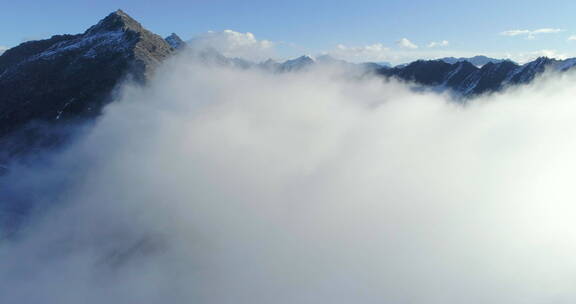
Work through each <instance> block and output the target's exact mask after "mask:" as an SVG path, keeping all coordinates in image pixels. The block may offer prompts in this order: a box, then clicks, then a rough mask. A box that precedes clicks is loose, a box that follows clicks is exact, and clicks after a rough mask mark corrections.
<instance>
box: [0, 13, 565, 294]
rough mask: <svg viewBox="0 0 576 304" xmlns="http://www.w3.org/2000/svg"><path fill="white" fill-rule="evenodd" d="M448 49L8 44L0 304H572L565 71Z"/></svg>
mask: <svg viewBox="0 0 576 304" xmlns="http://www.w3.org/2000/svg"><path fill="white" fill-rule="evenodd" d="M456 61H457V62H454V63H449V62H446V60H433V61H424V60H421V61H416V62H412V63H410V64H408V65H406V66H400V67H384V66H382V65H378V64H370V63H365V64H353V63H349V62H345V61H341V60H338V59H334V58H331V57H329V56H319V57H316V58H314V57H312V56H306V55H305V56H302V57H298V58H295V59H291V60H288V61H284V62H276V61H273V60H268V61H263V62H251V61H247V60H243V59H239V58H228V57H226V56H224V55H222V54H220V53H219V52H217V51H215V50H213V49H210V48H194V47H192V46H190V45H189V44H188V43H187V42H185V41H183V40H182V39H181V38H180V37H178V35H176V34H172V35H170V36H169V37H166V38H165V39H164V38H162V37H160V36H158V35H155V34H153V33H152V32H150V31H148V30H146V29H145V28H144V27H143V26H142V25H140V24H139V23H138V22H137V21H135V20H134V19H133V18H131V17H130V16H128V15H127V14H126V13H125V12H123V11H117V12H114V13H112V14H110V15H109V16H107V17H106V18H104V19H103V20H101V21H100V22H99V23H97V24H96V25H94V26H92V27H90V28H89V29H88V30H86V32H84V33H82V34H78V35H62V36H54V37H52V38H50V39H47V40H40V41H30V42H26V43H23V44H21V45H20V46H18V47H15V48H12V49H10V50H8V51H6V53H4V54H3V55H2V56H0V130H1V147H2V149H1V151H2V153H3V154H4V155H2V156H3V161H2V165H1V166H2V167H1V170H2V171H0V260H1V261H3V264H4V265H5V267H0V303H38V302H42V303H54V304H56V303H58V304H67V303H71V304H72V303H87V304H90V303H94V304H96V303H103V302H106V303H112V304H114V303H190V302H193V303H200V304H203V303H205V304H226V303H234V304H238V303H246V304H248V303H251V304H254V303H278V304H284V303H286V304H293V303H299V304H300V303H323V302H329V303H335V304H338V303H342V304H348V303H417V304H420V303H422V304H424V303H426V304H436V303H438V304H440V303H442V304H445V303H478V304H480V303H507V304H516V303H518V304H520V303H573V301H574V300H575V299H576V293H575V292H574V288H573V284H572V282H573V280H574V278H575V277H576V262H574V259H573V256H574V254H576V250H575V248H574V246H573V244H574V242H575V241H576V237H575V235H576V234H574V231H576V224H575V223H576V221H574V219H573V214H575V212H576V208H575V206H574V204H573V202H574V200H575V199H576V193H575V192H574V191H573V185H572V182H571V181H572V180H573V179H574V178H575V177H576V176H575V175H576V170H575V169H576V162H574V160H573V155H574V153H575V152H576V144H575V143H574V141H573V138H572V137H573V134H574V133H575V132H576V125H575V124H574V123H573V121H574V115H575V114H576V104H574V96H576V87H575V86H574V85H573V84H574V83H575V81H576V74H575V73H576V72H575V71H576V70H574V69H572V67H573V66H574V63H576V61H575V60H570V59H569V60H555V59H549V58H539V59H537V60H535V61H533V62H530V63H527V64H524V65H518V64H516V63H514V62H510V61H501V62H499V61H496V62H486V63H485V64H483V65H481V67H480V64H478V62H476V63H473V62H470V61H467V60H460V59H457V60H456ZM527 299H528V300H527Z"/></svg>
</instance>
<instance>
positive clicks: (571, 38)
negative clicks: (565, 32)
mask: <svg viewBox="0 0 576 304" xmlns="http://www.w3.org/2000/svg"><path fill="white" fill-rule="evenodd" d="M568 41H576V35H572V36H570V37H568Z"/></svg>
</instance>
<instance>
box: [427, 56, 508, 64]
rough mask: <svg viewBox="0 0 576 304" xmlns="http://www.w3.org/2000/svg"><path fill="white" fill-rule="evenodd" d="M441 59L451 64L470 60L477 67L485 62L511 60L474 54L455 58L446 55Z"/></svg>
mask: <svg viewBox="0 0 576 304" xmlns="http://www.w3.org/2000/svg"><path fill="white" fill-rule="evenodd" d="M438 60H441V61H444V62H446V63H450V64H455V63H458V62H465V61H467V62H470V63H471V64H473V65H475V66H477V67H482V66H484V65H485V64H488V63H502V62H504V61H510V60H507V59H496V58H490V57H486V56H474V57H468V58H465V57H460V58H454V57H445V58H441V59H438Z"/></svg>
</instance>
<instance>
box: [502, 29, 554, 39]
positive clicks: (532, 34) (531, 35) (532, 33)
mask: <svg viewBox="0 0 576 304" xmlns="http://www.w3.org/2000/svg"><path fill="white" fill-rule="evenodd" d="M563 31H564V30H563V29H557V28H541V29H536V30H508V31H504V32H501V33H500V35H502V36H509V37H515V36H522V37H526V39H536V36H538V35H542V34H557V33H560V32H563Z"/></svg>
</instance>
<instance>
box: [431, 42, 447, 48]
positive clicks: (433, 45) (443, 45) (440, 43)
mask: <svg viewBox="0 0 576 304" xmlns="http://www.w3.org/2000/svg"><path fill="white" fill-rule="evenodd" d="M449 44H450V42H448V40H442V41H432V42H430V43H428V47H429V48H435V47H446V46H448V45H449Z"/></svg>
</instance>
